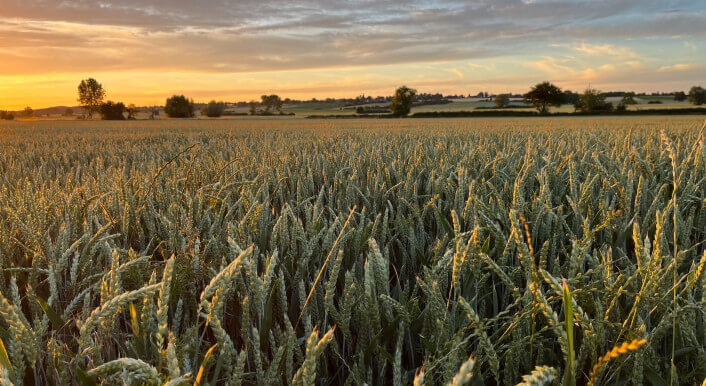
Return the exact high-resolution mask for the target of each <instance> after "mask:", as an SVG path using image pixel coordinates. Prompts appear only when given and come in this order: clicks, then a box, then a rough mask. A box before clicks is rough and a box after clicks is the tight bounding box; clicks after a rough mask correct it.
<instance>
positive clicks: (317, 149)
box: [0, 117, 706, 385]
mask: <svg viewBox="0 0 706 386" xmlns="http://www.w3.org/2000/svg"><path fill="white" fill-rule="evenodd" d="M704 135H705V134H704V128H703V121H702V120H701V119H699V118H689V117H684V118H680V117H669V118H660V117H648V118H635V117H633V118H615V117H612V118H565V119H564V118H551V119H541V118H526V119H487V120H479V119H467V120H443V119H439V120H413V119H406V120H341V121H324V120H296V119H292V120H257V119H252V120H247V119H243V120H229V121H227V120H217V121H206V120H201V121H154V122H146V121H137V122H117V123H116V122H113V123H109V122H71V121H60V122H26V123H23V122H10V123H0V178H1V182H0V262H1V268H2V276H1V277H0V338H1V342H0V343H2V344H1V345H0V367H1V370H0V377H1V378H2V381H1V382H2V384H12V383H14V384H37V385H43V384H82V385H85V384H95V383H98V384H116V383H117V384H120V383H125V384H130V385H132V384H168V385H181V384H194V385H206V384H233V385H237V384H263V385H279V384H297V385H314V384H317V385H329V384H331V385H332V384H351V385H362V384H368V385H383V384H392V385H407V384H415V385H422V384H425V385H437V384H452V385H463V384H469V385H470V384H474V385H475V384H491V385H492V384H503V385H510V384H518V383H523V384H534V385H541V384H544V385H551V384H565V385H574V384H578V385H584V384H596V385H598V384H625V385H642V384H646V385H650V384H651V385H664V384H666V385H670V384H672V385H677V384H678V385H694V384H701V382H702V381H703V380H704V378H706V359H705V358H706V353H705V350H706V337H705V334H704V330H705V328H704V317H705V316H706V297H705V296H706V295H705V293H706V291H705V290H706V279H705V278H704V269H705V268H706V246H705V240H706V146H705V144H704V141H705V140H706V139H705V138H704Z"/></svg>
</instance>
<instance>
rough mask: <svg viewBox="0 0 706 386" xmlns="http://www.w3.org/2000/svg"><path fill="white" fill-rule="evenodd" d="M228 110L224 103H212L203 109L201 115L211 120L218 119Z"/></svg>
mask: <svg viewBox="0 0 706 386" xmlns="http://www.w3.org/2000/svg"><path fill="white" fill-rule="evenodd" d="M225 109H226V104H225V103H224V102H216V101H215V100H214V101H210V102H208V104H207V105H206V106H204V107H203V108H202V109H201V115H205V116H207V117H209V118H218V117H220V116H221V115H223V111H225Z"/></svg>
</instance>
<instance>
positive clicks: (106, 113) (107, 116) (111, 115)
mask: <svg viewBox="0 0 706 386" xmlns="http://www.w3.org/2000/svg"><path fill="white" fill-rule="evenodd" d="M125 110H126V109H125V105H124V104H123V103H122V102H117V103H115V102H113V101H108V102H105V103H103V104H101V106H100V113H101V117H102V119H103V120H104V121H122V120H124V119H125V116H124V115H123V113H125Z"/></svg>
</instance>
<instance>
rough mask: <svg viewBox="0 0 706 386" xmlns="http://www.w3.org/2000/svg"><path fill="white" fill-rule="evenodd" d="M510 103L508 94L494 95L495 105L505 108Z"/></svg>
mask: <svg viewBox="0 0 706 386" xmlns="http://www.w3.org/2000/svg"><path fill="white" fill-rule="evenodd" d="M509 105H510V94H500V95H498V96H496V97H495V106H496V107H498V108H501V109H502V108H505V107H507V106H509Z"/></svg>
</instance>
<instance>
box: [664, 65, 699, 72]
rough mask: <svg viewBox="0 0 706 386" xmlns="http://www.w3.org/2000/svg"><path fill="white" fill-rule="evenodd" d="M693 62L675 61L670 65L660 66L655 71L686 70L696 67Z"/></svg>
mask: <svg viewBox="0 0 706 386" xmlns="http://www.w3.org/2000/svg"><path fill="white" fill-rule="evenodd" d="M697 67H698V66H696V65H694V64H687V63H677V64H672V65H670V66H662V67H660V68H658V69H657V72H673V71H688V70H693V69H695V68H697Z"/></svg>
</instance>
